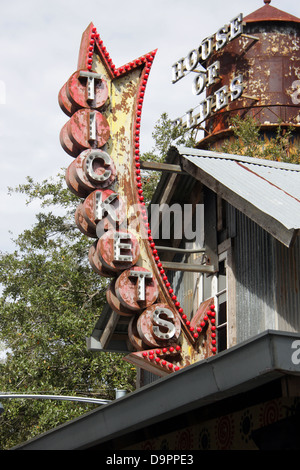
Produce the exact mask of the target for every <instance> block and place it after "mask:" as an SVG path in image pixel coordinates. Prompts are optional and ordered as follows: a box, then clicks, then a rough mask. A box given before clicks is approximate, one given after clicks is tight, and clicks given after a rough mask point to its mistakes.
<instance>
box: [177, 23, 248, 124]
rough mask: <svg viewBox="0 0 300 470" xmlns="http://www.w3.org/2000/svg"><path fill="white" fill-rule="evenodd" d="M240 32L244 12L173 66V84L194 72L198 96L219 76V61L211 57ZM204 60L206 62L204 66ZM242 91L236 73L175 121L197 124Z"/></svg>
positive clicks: (194, 83) (240, 76) (193, 88)
mask: <svg viewBox="0 0 300 470" xmlns="http://www.w3.org/2000/svg"><path fill="white" fill-rule="evenodd" d="M242 32H243V15H242V14H239V15H238V16H237V17H236V18H233V19H232V20H231V21H230V22H229V24H226V25H224V26H223V27H222V28H220V29H219V30H218V31H217V32H216V33H215V34H214V35H212V36H209V37H208V38H206V39H204V40H203V41H202V42H201V44H200V45H199V46H198V47H197V48H195V49H193V50H191V51H190V52H189V53H188V54H187V56H186V57H183V58H181V59H180V60H178V61H177V62H176V63H175V64H174V65H173V66H172V83H176V82H178V80H180V79H182V78H183V77H185V76H186V75H187V74H188V73H189V72H196V75H195V78H194V80H193V84H192V91H193V93H194V94H195V95H200V94H201V93H203V92H204V91H205V89H206V88H208V87H210V86H212V85H214V84H216V83H217V82H218V80H219V78H220V72H221V71H220V62H219V61H218V60H216V61H215V62H212V60H211V59H212V57H213V55H214V53H216V52H218V51H220V50H222V49H223V47H224V46H226V44H228V42H230V41H232V40H233V39H235V38H236V37H238V36H240V35H241V34H242ZM207 63H209V65H206V64H207ZM199 66H200V67H201V68H202V70H201V71H199V70H197V67H199ZM242 92H243V76H242V75H241V74H239V75H238V76H236V77H234V78H233V79H232V80H231V82H230V84H229V86H227V85H225V86H223V87H220V88H219V89H218V90H217V91H215V92H214V93H213V94H212V95H210V96H206V98H205V99H204V100H202V101H200V103H199V105H198V106H196V107H195V108H194V109H191V110H189V111H188V112H187V113H186V114H185V115H184V116H183V117H181V118H178V119H177V120H176V121H175V123H176V124H177V125H181V126H183V127H187V128H190V127H194V126H197V125H198V124H201V123H202V122H204V121H205V120H206V119H208V118H209V117H210V116H211V115H212V114H214V113H216V112H218V111H220V110H221V109H223V108H225V107H226V106H227V105H228V104H229V103H230V102H231V101H235V100H236V99H238V98H239V97H240V96H241V94H242Z"/></svg>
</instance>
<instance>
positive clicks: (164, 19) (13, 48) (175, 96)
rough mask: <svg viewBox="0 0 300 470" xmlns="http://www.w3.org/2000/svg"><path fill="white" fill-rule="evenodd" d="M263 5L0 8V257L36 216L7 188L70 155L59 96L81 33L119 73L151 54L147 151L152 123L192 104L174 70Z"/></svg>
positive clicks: (287, 7)
mask: <svg viewBox="0 0 300 470" xmlns="http://www.w3.org/2000/svg"><path fill="white" fill-rule="evenodd" d="M261 6H263V1H262V0H255V1H254V0H252V1H251V2H249V1H246V0H245V1H244V2H243V1H240V0H232V1H230V2H224V1H223V0H211V1H202V0H186V1H184V2H183V1H182V0H152V1H144V2H140V0H127V1H126V2H124V1H121V0H115V1H114V2H108V1H107V0H106V1H104V0H85V1H84V2H82V1H81V0H80V1H79V0H63V1H61V0H60V1H58V0H53V1H52V2H46V1H41V0H26V1H23V0H14V1H13V2H2V4H1V18H0V64H1V66H0V81H3V83H4V84H5V92H6V100H5V104H0V158H1V160H0V161H1V164H0V171H1V179H0V190H1V205H0V210H1V211H2V216H3V217H4V216H5V224H3V225H2V230H1V235H0V249H2V250H5V249H8V248H9V247H10V241H9V238H10V236H9V234H8V230H9V229H14V228H16V230H18V229H20V230H21V229H23V228H24V227H25V226H28V225H31V223H32V217H33V211H32V210H31V209H30V208H28V207H25V204H24V203H23V201H22V199H21V200H20V198H17V199H16V200H15V203H14V208H13V216H11V217H8V216H7V208H8V207H9V205H11V203H12V202H11V201H12V200H11V198H10V199H9V198H7V196H5V195H4V192H5V188H6V187H7V186H13V185H17V184H20V183H23V182H24V181H25V177H26V176H27V175H31V176H33V177H34V178H35V179H43V178H46V177H47V175H52V174H56V173H57V171H58V170H59V169H60V168H61V167H62V166H67V165H68V164H69V162H70V157H69V156H68V155H67V154H66V153H65V152H64V151H63V149H62V148H61V146H60V143H59V132H60V129H61V127H62V126H63V124H64V123H65V122H66V120H67V119H68V118H67V117H66V116H65V115H64V114H63V113H62V111H61V110H60V108H59V105H58V101H57V96H58V92H59V90H60V88H61V86H62V85H63V84H64V83H65V81H66V80H67V79H68V78H69V76H70V75H71V74H72V73H73V72H74V71H75V70H76V68H77V57H78V52H79V45H80V41H81V35H82V33H83V31H84V30H85V29H86V27H87V26H88V24H89V23H90V22H91V21H92V22H93V23H94V25H95V26H96V27H97V30H98V32H99V33H100V35H101V37H102V39H103V40H104V43H105V45H106V47H107V49H108V51H109V52H110V55H111V57H112V59H113V61H114V63H115V64H116V66H120V65H123V64H124V63H126V62H128V61H130V60H132V59H134V58H136V57H138V56H140V55H142V54H145V53H146V52H149V51H151V50H153V49H156V48H157V49H158V52H157V56H156V58H155V61H154V64H153V67H152V70H151V74H150V78H149V83H148V86H147V92H146V97H145V104H144V109H143V122H142V142H141V145H142V150H147V149H150V148H151V146H152V140H151V133H152V129H153V125H154V124H155V122H156V120H157V119H158V118H159V116H160V115H161V113H162V112H164V111H166V112H168V113H169V115H170V116H171V117H172V118H176V117H177V116H180V115H181V114H184V113H185V112H186V110H187V109H189V107H192V106H195V105H196V104H197V103H196V102H195V97H194V96H193V95H192V93H191V88H190V85H189V83H188V79H187V80H186V81H185V80H182V83H178V84H176V85H172V84H171V66H172V64H173V63H174V61H176V60H177V59H179V58H180V57H182V56H184V55H186V54H187V52H188V51H189V50H191V49H192V48H193V47H195V46H197V45H199V44H200V42H201V40H202V39H204V38H205V37H206V36H207V35H209V34H213V33H214V32H215V31H216V30H217V29H218V28H219V27H221V26H222V25H223V24H225V23H227V22H228V21H229V20H230V19H231V18H233V17H234V16H236V15H237V14H239V13H240V12H242V13H243V14H244V15H247V14H248V13H251V12H252V11H254V10H256V9H258V8H260V7H261ZM272 6H274V7H276V8H279V9H282V10H284V11H287V12H288V13H291V14H293V15H295V16H299V12H298V11H296V10H298V8H297V7H298V5H297V2H295V1H294V0H285V1H283V0H277V1H275V0H272Z"/></svg>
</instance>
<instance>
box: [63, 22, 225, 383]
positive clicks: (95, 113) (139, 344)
mask: <svg viewBox="0 0 300 470" xmlns="http://www.w3.org/2000/svg"><path fill="white" fill-rule="evenodd" d="M155 54H156V50H154V51H152V52H150V53H148V54H145V55H144V56H141V57H139V58H138V59H135V60H133V61H131V62H129V63H128V64H125V65H124V66H122V67H119V68H116V66H115V65H114V64H113V62H112V59H111V57H110V55H109V53H108V51H107V49H106V47H105V46H104V44H103V41H102V40H101V38H100V36H99V34H98V33H97V30H96V28H95V27H94V25H93V24H92V23H91V24H90V25H89V26H88V28H87V29H86V31H85V32H84V33H83V36H82V41H81V46H80V52H79V59H78V69H77V71H76V72H74V73H73V74H72V75H71V77H70V78H69V80H68V81H67V82H66V83H65V85H64V86H63V87H62V89H61V90H60V92H59V104H60V106H61V108H62V110H63V111H64V112H65V113H66V114H67V115H68V116H69V118H70V119H69V121H68V122H67V123H66V124H65V125H64V127H63V128H62V130H61V133H60V141H61V145H62V147H63V148H64V150H65V151H66V152H67V153H68V154H69V155H70V156H72V157H73V158H74V160H73V161H72V163H71V164H70V165H69V167H68V169H67V171H66V181H67V184H68V187H69V189H70V190H71V191H72V192H73V193H74V194H76V195H77V196H78V197H79V198H82V200H81V202H80V203H79V205H78V208H77V211H76V215H75V220H76V223H77V225H78V227H79V229H80V230H81V231H82V232H83V233H84V234H85V235H87V236H89V237H91V238H93V239H95V242H94V243H93V245H92V246H91V249H90V253H89V260H90V263H91V266H92V268H93V269H94V270H95V271H96V272H97V273H98V274H100V275H101V276H106V277H111V278H112V282H111V285H110V287H109V289H108V291H107V301H108V303H109V305H110V306H111V308H112V309H113V310H114V311H115V312H116V313H117V314H118V315H123V316H127V317H130V322H129V327H128V339H129V340H130V342H131V344H132V346H133V348H134V349H135V350H136V352H133V353H131V354H129V355H128V356H126V357H125V360H127V361H129V362H131V363H133V364H135V365H137V366H138V367H142V368H145V369H147V370H150V371H152V372H153V373H155V374H157V375H165V374H169V373H171V372H174V371H176V370H179V369H181V368H182V367H185V366H187V365H189V364H192V363H194V362H197V361H199V360H200V359H203V358H205V357H208V356H209V355H212V354H214V353H215V352H216V346H215V343H216V339H215V337H216V333H215V329H216V328H215V325H214V321H215V320H214V307H213V305H212V303H213V300H212V299H210V300H209V301H207V302H205V303H203V304H202V305H201V306H200V308H199V310H198V312H197V313H196V315H195V316H194V317H193V318H192V319H189V318H188V316H187V315H186V314H185V313H184V311H183V308H182V306H181V305H180V302H179V301H178V299H177V297H176V294H175V292H174V291H173V289H172V286H171V284H170V282H169V280H168V277H167V273H166V272H165V270H164V267H163V262H162V261H161V260H160V257H159V253H158V251H157V249H156V247H155V243H154V240H153V238H152V235H151V228H150V226H149V222H148V217H147V210H146V207H145V202H144V196H143V187H142V178H141V169H140V166H141V165H140V128H141V115H142V108H143V102H144V96H145V90H146V85H147V81H148V77H149V73H150V70H151V67H152V63H153V60H154V58H155Z"/></svg>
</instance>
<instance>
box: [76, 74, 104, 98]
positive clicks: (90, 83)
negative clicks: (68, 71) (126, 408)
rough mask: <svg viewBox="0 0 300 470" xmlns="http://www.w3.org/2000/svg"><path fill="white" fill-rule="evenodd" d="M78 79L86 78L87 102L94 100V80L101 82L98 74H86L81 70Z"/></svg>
mask: <svg viewBox="0 0 300 470" xmlns="http://www.w3.org/2000/svg"><path fill="white" fill-rule="evenodd" d="M79 76H80V77H85V78H87V97H86V99H87V100H91V101H92V100H93V99H95V80H100V81H101V80H102V77H101V75H99V73H94V72H86V71H84V70H81V71H80V73H79Z"/></svg>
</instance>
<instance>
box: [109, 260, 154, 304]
mask: <svg viewBox="0 0 300 470" xmlns="http://www.w3.org/2000/svg"><path fill="white" fill-rule="evenodd" d="M136 272H142V273H143V274H144V277H143V278H141V279H140V278H139V277H137V276H134V275H133V274H134V273H136ZM146 275H149V276H148V277H146ZM116 295H117V297H118V299H119V301H120V302H121V304H122V305H124V307H126V308H129V309H132V310H136V311H141V310H143V309H145V308H147V307H149V306H150V305H152V304H153V303H154V302H155V301H156V300H157V297H158V285H157V281H156V279H155V278H154V277H153V274H152V272H151V271H150V270H148V269H146V268H143V267H140V266H134V267H133V268H131V269H127V270H126V271H124V272H123V273H122V274H121V275H120V276H119V277H118V278H117V280H116Z"/></svg>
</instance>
